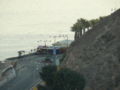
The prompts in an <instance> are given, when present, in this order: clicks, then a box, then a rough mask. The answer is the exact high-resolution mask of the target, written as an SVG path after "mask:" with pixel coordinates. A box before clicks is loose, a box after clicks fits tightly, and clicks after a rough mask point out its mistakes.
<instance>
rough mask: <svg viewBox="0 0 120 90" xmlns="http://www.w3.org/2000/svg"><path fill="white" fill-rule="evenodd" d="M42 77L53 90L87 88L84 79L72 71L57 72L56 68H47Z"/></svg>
mask: <svg viewBox="0 0 120 90" xmlns="http://www.w3.org/2000/svg"><path fill="white" fill-rule="evenodd" d="M40 75H41V77H42V79H43V80H44V81H46V84H47V87H50V88H52V90H83V89H84V87H85V79H84V77H83V76H82V75H80V74H79V73H77V72H75V71H72V70H70V69H66V68H64V69H61V70H59V71H57V68H56V66H47V67H44V68H43V70H42V73H40Z"/></svg>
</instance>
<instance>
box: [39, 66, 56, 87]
mask: <svg viewBox="0 0 120 90" xmlns="http://www.w3.org/2000/svg"><path fill="white" fill-rule="evenodd" d="M56 72H57V67H56V66H54V65H48V66H45V67H43V68H42V72H40V77H41V78H42V79H43V80H44V81H45V82H46V84H47V86H49V87H52V85H53V83H54V77H55V74H56Z"/></svg>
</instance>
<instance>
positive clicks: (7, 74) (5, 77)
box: [0, 66, 16, 87]
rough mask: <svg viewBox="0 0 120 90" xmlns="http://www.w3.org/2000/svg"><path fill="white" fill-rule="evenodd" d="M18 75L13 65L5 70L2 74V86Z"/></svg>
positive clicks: (0, 79)
mask: <svg viewBox="0 0 120 90" xmlns="http://www.w3.org/2000/svg"><path fill="white" fill-rule="evenodd" d="M15 77H16V72H15V70H14V68H13V67H12V66H10V67H8V68H6V69H4V70H3V72H2V74H1V75H0V87H1V86H2V85H4V84H5V83H7V82H8V81H10V80H12V79H13V78H15Z"/></svg>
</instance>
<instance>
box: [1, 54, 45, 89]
mask: <svg viewBox="0 0 120 90" xmlns="http://www.w3.org/2000/svg"><path fill="white" fill-rule="evenodd" d="M44 58H45V57H40V56H37V55H33V56H28V57H24V58H21V59H18V64H17V68H16V70H17V77H16V78H14V79H13V80H11V81H9V82H8V83H6V84H5V85H4V86H2V87H1V88H0V90H29V89H30V87H32V85H34V84H35V83H36V82H37V81H41V79H40V77H39V71H41V68H42V67H43V66H44V65H43V63H41V61H42V60H44Z"/></svg>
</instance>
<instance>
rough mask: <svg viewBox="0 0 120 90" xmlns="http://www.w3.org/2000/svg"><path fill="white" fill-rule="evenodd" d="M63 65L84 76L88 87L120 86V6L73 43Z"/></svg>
mask: <svg viewBox="0 0 120 90" xmlns="http://www.w3.org/2000/svg"><path fill="white" fill-rule="evenodd" d="M62 65H63V67H67V68H71V69H73V70H75V71H77V72H79V73H81V74H83V75H84V76H85V79H86V87H85V90H120V10H117V11H116V12H114V13H113V14H111V15H109V16H108V17H106V18H104V19H103V20H101V21H100V22H99V23H98V24H97V25H96V26H95V27H93V29H92V30H89V31H88V32H87V33H86V34H85V35H83V36H82V37H81V38H80V39H79V40H78V41H75V42H74V43H72V45H71V47H70V48H69V50H68V52H67V56H66V57H65V60H64V62H63V64H62Z"/></svg>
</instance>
